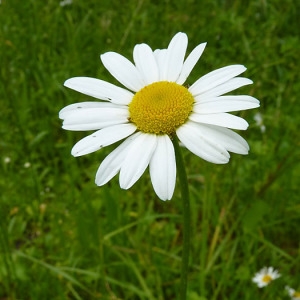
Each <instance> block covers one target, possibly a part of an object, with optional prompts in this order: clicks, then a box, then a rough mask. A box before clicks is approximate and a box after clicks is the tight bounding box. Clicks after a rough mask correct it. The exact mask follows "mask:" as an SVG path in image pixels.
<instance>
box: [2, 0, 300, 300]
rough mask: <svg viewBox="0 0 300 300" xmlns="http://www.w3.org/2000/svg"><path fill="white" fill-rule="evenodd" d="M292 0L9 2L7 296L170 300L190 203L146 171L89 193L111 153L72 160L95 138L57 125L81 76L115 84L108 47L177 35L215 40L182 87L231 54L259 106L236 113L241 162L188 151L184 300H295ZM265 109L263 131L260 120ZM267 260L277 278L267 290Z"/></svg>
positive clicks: (296, 115) (5, 9)
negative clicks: (126, 185)
mask: <svg viewBox="0 0 300 300" xmlns="http://www.w3.org/2000/svg"><path fill="white" fill-rule="evenodd" d="M299 9H300V5H299V3H298V1H292V0H287V1H285V2H284V4H283V3H282V1H279V0H269V1H268V0H253V1H248V2H244V1H237V0H231V1H230V0H227V1H225V0H217V1H209V0H204V1H201V2H200V1H195V0H187V1H182V0H179V1H167V0H163V1H149V0H139V1H133V0H128V1H126V2H120V1H116V0H113V1H108V0H102V1H93V0H86V1H80V0H77V1H76V0H74V1H73V3H72V4H71V5H67V6H63V7H62V6H60V5H59V0H56V1H54V0H49V1H46V2H45V1H34V0H28V1H17V0H3V1H2V2H1V4H0V19H1V23H0V41H1V43H0V57H1V64H0V74H1V80H0V99H1V127H0V134H1V139H0V158H1V162H0V167H1V177H0V190H1V193H0V213H1V216H0V222H1V223H0V225H1V227H0V250H1V253H0V299H1V300H4V299H5V300H15V299H16V300H17V299H18V300H21V299H24V300H25V299H33V300H34V299H39V300H40V299H54V300H56V299H57V300H60V299H150V300H151V299H158V300H163V299H176V295H178V292H179V282H180V270H181V269H180V262H181V249H182V232H181V230H182V219H181V215H182V206H181V202H180V192H179V188H178V186H177V189H176V191H175V195H174V198H173V199H172V201H170V202H162V201H160V200H159V199H158V198H157V197H156V196H155V193H154V192H153V190H152V187H151V183H150V180H149V175H148V174H147V173H146V174H145V175H144V176H143V177H142V178H141V180H139V181H138V182H137V184H135V185H134V187H132V188H131V189H130V190H128V191H124V190H121V189H120V188H119V186H118V180H117V178H115V179H114V180H112V181H111V182H110V183H109V184H107V185H106V186H104V187H101V188H99V187H96V186H95V184H94V176H95V172H96V170H97V167H98V165H99V163H100V162H101V161H102V160H103V159H104V157H105V156H106V155H107V154H108V153H109V152H110V151H111V149H113V147H108V148H107V149H106V148H105V149H103V150H101V151H99V152H97V153H94V154H91V155H88V156H84V157H80V158H73V157H72V156H71V155H70V150H71V148H72V145H73V144H74V143H75V142H76V141H77V140H79V139H80V138H81V137H83V136H85V134H86V133H80V132H66V131H63V130H62V129H61V121H60V120H59V119H58V111H59V110H60V109H61V108H62V107H64V106H65V105H67V104H71V103H74V102H80V101H85V100H87V98H88V97H86V96H84V95H80V94H78V93H75V92H72V91H71V90H68V89H66V88H64V87H63V82H64V81H65V80H66V79H68V78H70V77H74V76H89V77H97V78H101V79H104V80H107V81H111V82H114V83H116V81H114V79H112V78H111V76H110V75H109V74H108V72H107V71H106V70H105V69H104V67H103V66H102V65H101V63H100V60H99V55H100V54H101V53H104V52H106V51H117V52H120V53H122V54H123V55H125V56H127V57H128V58H130V59H131V58H132V49H133V47H134V45H135V44H136V43H140V42H146V43H148V44H150V45H151V46H152V48H162V47H166V46H167V43H168V41H169V40H170V38H171V37H172V36H173V35H174V34H175V33H176V32H178V31H183V32H186V33H187V34H188V36H189V41H190V44H189V51H191V49H192V48H193V47H194V46H196V45H197V44H199V43H200V42H204V41H207V42H208V45H207V48H206V50H205V52H204V54H203V56H202V58H201V60H200V61H199V63H198V64H197V66H196V67H195V69H194V70H193V72H192V74H191V76H190V78H189V83H192V82H193V81H194V80H196V79H197V78H199V77H200V76H202V75H204V74H205V73H207V72H209V71H211V70H214V69H217V68H220V67H223V66H226V65H230V64H235V63H241V64H244V65H246V66H247V68H248V70H247V72H246V73H245V76H246V77H249V78H251V79H252V80H253V81H254V84H253V85H252V86H250V87H244V88H242V89H240V91H239V93H245V94H250V95H253V96H255V97H256V98H258V99H259V100H260V101H261V107H260V108H259V109H256V110H251V111H246V112H243V113H241V115H242V116H243V117H244V118H246V119H247V120H248V121H249V123H250V128H249V130H248V131H247V132H242V133H241V134H242V135H243V136H244V137H245V138H246V139H247V140H248V142H249V144H250V147H251V152H250V154H249V155H248V156H245V157H242V156H240V155H234V154H233V155H232V158H231V161H230V163H229V164H227V165H224V166H218V165H213V164H210V163H207V162H205V161H203V160H201V159H199V158H197V157H195V156H194V155H192V154H191V153H189V152H188V151H183V154H184V159H185V162H186V166H187V173H188V176H189V187H190V194H191V211H192V215H191V217H192V232H191V238H192V245H191V257H190V272H189V281H188V299H190V300H205V299H209V300H214V299H215V300H217V299H222V300H226V299H228V300H236V299H244V300H250V299H251V300H253V299H266V300H268V299H272V300H273V299H288V296H287V294H286V293H285V292H284V286H285V285H289V286H291V287H293V288H295V289H300V281H299V273H300V250H299V249H300V248H299V236H300V227H299V221H300V204H299V187H298V185H299V176H300V168H299V157H300V156H299V152H300V151H299V146H300V144H299V123H300V106H299V103H298V100H299V94H300V83H299V65H298V62H299V50H300V49H299V48H300V46H299V45H300V43H299V36H300V35H299V26H298V23H299V22H298V18H299ZM258 112H259V113H260V114H261V116H262V118H263V119H262V120H263V124H264V126H265V128H266V131H265V132H262V131H261V127H260V126H259V125H258V124H256V122H255V121H254V116H255V114H257V113H258ZM263 266H274V267H275V268H276V269H278V270H279V271H280V273H281V274H282V277H281V278H280V279H278V280H276V281H275V282H274V283H272V284H271V285H270V286H268V287H266V288H264V289H258V288H257V287H256V286H255V285H254V284H253V283H252V282H251V278H252V276H253V275H254V273H255V272H257V271H258V270H259V269H260V268H262V267H263Z"/></svg>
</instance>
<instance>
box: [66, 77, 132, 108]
mask: <svg viewBox="0 0 300 300" xmlns="http://www.w3.org/2000/svg"><path fill="white" fill-rule="evenodd" d="M64 85H65V86H66V87H68V88H70V89H73V90H75V91H77V92H80V93H82V94H85V95H88V96H91V97H94V98H97V99H102V100H108V101H111V102H113V103H116V104H123V105H126V104H128V103H129V102H130V101H131V100H132V97H133V94H132V93H131V92H129V91H127V90H125V89H123V88H121V87H118V86H116V85H114V84H111V83H109V82H106V81H103V80H100V79H96V78H90V77H73V78H70V79H68V80H66V81H65V83H64Z"/></svg>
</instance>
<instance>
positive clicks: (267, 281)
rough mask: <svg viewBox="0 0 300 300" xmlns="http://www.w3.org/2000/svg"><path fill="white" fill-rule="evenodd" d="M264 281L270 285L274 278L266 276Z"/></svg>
mask: <svg viewBox="0 0 300 300" xmlns="http://www.w3.org/2000/svg"><path fill="white" fill-rule="evenodd" d="M262 281H263V282H265V283H269V282H270V281H272V277H271V276H270V275H265V276H264V277H263V278H262Z"/></svg>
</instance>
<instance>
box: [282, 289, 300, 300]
mask: <svg viewBox="0 0 300 300" xmlns="http://www.w3.org/2000/svg"><path fill="white" fill-rule="evenodd" d="M285 289H286V291H287V292H288V294H289V296H290V297H291V299H292V300H300V292H298V291H295V290H294V289H292V288H291V287H289V286H286V287H285Z"/></svg>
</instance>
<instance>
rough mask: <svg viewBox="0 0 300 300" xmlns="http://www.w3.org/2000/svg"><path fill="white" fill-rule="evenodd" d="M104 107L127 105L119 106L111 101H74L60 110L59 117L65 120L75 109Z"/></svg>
mask: <svg viewBox="0 0 300 300" xmlns="http://www.w3.org/2000/svg"><path fill="white" fill-rule="evenodd" d="M102 107H105V108H107V107H111V108H117V107H121V108H122V107H125V106H119V105H116V104H112V103H109V102H88V101H87V102H79V103H73V104H70V105H67V106H65V107H64V108H63V109H61V110H60V112H59V118H60V119H62V120H64V119H65V118H66V116H67V115H68V114H69V113H70V112H71V113H72V112H73V111H75V110H83V109H86V108H102Z"/></svg>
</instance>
